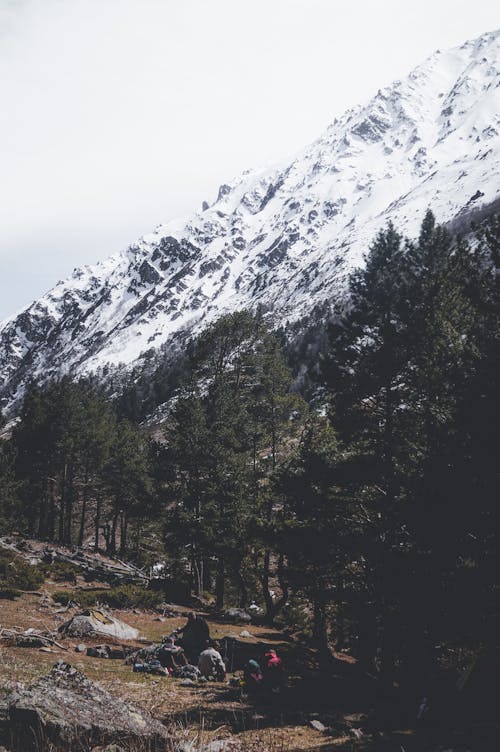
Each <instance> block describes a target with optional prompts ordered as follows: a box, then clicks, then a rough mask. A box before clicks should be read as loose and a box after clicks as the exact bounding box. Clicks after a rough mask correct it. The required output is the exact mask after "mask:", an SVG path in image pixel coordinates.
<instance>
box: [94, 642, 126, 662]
mask: <svg viewBox="0 0 500 752" xmlns="http://www.w3.org/2000/svg"><path fill="white" fill-rule="evenodd" d="M130 652H131V649H127V648H125V647H123V645H95V646H93V647H90V648H87V655H88V656H90V657H91V658H112V659H115V660H116V659H118V660H123V659H124V658H126V657H127V655H128V654H129V653H130Z"/></svg>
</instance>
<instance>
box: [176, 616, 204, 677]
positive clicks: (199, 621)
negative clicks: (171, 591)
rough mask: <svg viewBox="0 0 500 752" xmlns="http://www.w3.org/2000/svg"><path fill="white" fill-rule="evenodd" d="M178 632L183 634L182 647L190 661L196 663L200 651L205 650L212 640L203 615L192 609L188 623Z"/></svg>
mask: <svg viewBox="0 0 500 752" xmlns="http://www.w3.org/2000/svg"><path fill="white" fill-rule="evenodd" d="M177 634H182V647H183V648H184V651H185V653H186V655H187V657H188V658H189V660H190V662H191V663H193V664H194V665H196V664H197V663H198V658H199V655H200V653H201V652H202V651H203V650H205V648H206V647H207V645H208V643H209V640H210V629H209V627H208V624H207V622H206V621H205V619H204V618H203V617H202V616H200V615H199V614H195V613H194V611H191V612H190V613H189V614H188V620H187V622H186V624H185V625H184V626H183V627H182V629H179V630H178V632H177Z"/></svg>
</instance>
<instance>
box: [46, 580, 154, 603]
mask: <svg viewBox="0 0 500 752" xmlns="http://www.w3.org/2000/svg"><path fill="white" fill-rule="evenodd" d="M53 597H54V600H55V601H57V602H58V603H62V604H63V605H67V604H68V603H69V601H74V602H75V603H79V604H80V606H96V605H97V604H99V603H102V604H103V605H106V606H109V607H110V608H154V607H155V606H156V605H157V603H158V602H159V600H161V598H159V597H158V593H155V592H153V591H151V590H144V588H141V587H138V586H137V585H119V586H118V587H114V588H109V589H104V588H102V589H95V590H94V589H92V590H58V591H57V592H55V593H54V594H53Z"/></svg>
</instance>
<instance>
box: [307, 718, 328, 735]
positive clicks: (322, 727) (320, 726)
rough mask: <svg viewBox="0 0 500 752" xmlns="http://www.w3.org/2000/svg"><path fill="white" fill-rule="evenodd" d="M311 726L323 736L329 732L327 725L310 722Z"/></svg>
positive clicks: (319, 722)
mask: <svg viewBox="0 0 500 752" xmlns="http://www.w3.org/2000/svg"><path fill="white" fill-rule="evenodd" d="M309 724H310V725H311V726H312V727H313V729H316V731H319V732H321V733H322V734H324V733H325V731H327V728H326V726H325V724H324V723H321V721H317V720H314V721H309Z"/></svg>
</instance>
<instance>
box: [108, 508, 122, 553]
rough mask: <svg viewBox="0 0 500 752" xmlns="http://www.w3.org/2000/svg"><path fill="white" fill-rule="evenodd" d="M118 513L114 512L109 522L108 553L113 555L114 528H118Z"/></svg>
mask: <svg viewBox="0 0 500 752" xmlns="http://www.w3.org/2000/svg"><path fill="white" fill-rule="evenodd" d="M119 514H120V513H119V512H115V513H114V515H113V519H112V520H111V532H110V537H109V550H108V553H110V554H113V555H114V554H115V553H116V528H117V526H118V515H119Z"/></svg>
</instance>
